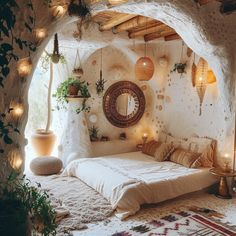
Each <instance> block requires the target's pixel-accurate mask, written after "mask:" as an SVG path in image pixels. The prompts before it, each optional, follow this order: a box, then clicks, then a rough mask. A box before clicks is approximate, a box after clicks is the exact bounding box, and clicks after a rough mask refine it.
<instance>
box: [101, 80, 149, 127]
mask: <svg viewBox="0 0 236 236" xmlns="http://www.w3.org/2000/svg"><path fill="white" fill-rule="evenodd" d="M144 110H145V97H144V94H143V92H142V90H141V89H140V88H139V87H138V86H137V85H136V84H135V83H132V82H130V81H119V82H117V83H114V84H112V85H111V86H110V87H109V88H108V89H107V91H106V92H105V94H104V97H103V111H104V113H105V116H106V118H107V119H108V120H109V121H110V123H111V124H113V125H115V126H117V127H120V128H125V127H129V126H132V125H134V124H136V123H137V122H138V121H139V120H140V119H141V118H142V116H143V113H144Z"/></svg>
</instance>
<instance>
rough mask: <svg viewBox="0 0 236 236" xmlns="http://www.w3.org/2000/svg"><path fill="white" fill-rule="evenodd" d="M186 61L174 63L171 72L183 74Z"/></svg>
mask: <svg viewBox="0 0 236 236" xmlns="http://www.w3.org/2000/svg"><path fill="white" fill-rule="evenodd" d="M186 66H187V63H181V62H180V63H175V65H174V68H173V70H171V73H172V72H176V71H177V72H178V73H179V74H183V73H186V71H185V69H186Z"/></svg>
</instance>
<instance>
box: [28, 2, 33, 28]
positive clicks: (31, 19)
mask: <svg viewBox="0 0 236 236" xmlns="http://www.w3.org/2000/svg"><path fill="white" fill-rule="evenodd" d="M31 5H32V4H31ZM29 20H30V23H31V24H33V23H34V18H33V17H32V16H29Z"/></svg>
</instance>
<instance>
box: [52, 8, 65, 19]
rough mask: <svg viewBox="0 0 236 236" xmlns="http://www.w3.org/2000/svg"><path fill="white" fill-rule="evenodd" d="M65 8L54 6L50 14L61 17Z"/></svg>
mask: <svg viewBox="0 0 236 236" xmlns="http://www.w3.org/2000/svg"><path fill="white" fill-rule="evenodd" d="M65 12H66V10H65V8H64V7H63V6H60V5H59V6H55V7H53V8H52V15H53V16H54V17H56V18H59V17H62V16H63V15H64V14H65Z"/></svg>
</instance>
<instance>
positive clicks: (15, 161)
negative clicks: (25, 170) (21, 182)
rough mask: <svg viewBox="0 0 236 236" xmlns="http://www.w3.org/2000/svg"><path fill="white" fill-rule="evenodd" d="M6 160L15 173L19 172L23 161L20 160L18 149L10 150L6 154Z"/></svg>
mask: <svg viewBox="0 0 236 236" xmlns="http://www.w3.org/2000/svg"><path fill="white" fill-rule="evenodd" d="M8 159H9V162H10V165H11V166H12V168H13V169H15V170H16V171H19V170H20V169H21V166H22V163H23V160H22V158H21V154H20V151H19V149H17V148H15V149H13V150H11V151H10V152H9V153H8Z"/></svg>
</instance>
